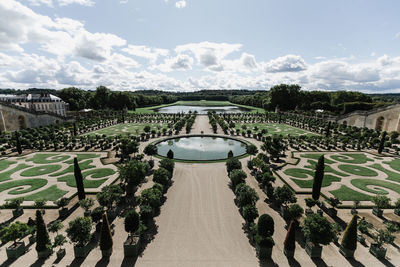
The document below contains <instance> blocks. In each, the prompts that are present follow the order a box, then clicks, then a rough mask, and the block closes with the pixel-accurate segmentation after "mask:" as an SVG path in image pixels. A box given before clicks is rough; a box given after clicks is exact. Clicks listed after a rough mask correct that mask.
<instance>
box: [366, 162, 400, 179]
mask: <svg viewBox="0 0 400 267" xmlns="http://www.w3.org/2000/svg"><path fill="white" fill-rule="evenodd" d="M369 167H371V168H374V169H377V170H380V171H382V172H384V173H386V175H387V176H388V177H387V178H386V179H387V180H391V181H394V182H398V183H400V174H398V173H395V172H392V171H389V170H386V169H385V168H384V167H382V165H380V164H377V163H375V164H373V165H370V166H369Z"/></svg>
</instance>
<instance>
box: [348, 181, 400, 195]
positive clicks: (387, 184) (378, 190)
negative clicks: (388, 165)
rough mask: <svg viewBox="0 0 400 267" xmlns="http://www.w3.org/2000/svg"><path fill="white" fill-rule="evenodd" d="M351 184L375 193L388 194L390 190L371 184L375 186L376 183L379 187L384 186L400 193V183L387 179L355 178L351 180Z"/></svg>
mask: <svg viewBox="0 0 400 267" xmlns="http://www.w3.org/2000/svg"><path fill="white" fill-rule="evenodd" d="M351 184H352V185H354V186H355V187H357V188H360V189H361V190H364V191H366V192H369V193H373V194H385V195H387V194H388V192H387V191H386V190H384V189H381V188H374V189H372V188H371V186H374V185H375V186H378V187H383V188H387V189H390V190H393V191H395V192H397V193H398V194H400V185H399V184H396V183H391V182H387V181H382V180H375V179H353V180H351ZM368 186H369V187H368Z"/></svg>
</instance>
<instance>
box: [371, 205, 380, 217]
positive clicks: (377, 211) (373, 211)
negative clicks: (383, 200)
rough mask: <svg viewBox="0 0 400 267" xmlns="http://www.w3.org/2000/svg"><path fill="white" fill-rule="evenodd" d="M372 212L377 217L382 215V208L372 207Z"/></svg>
mask: <svg viewBox="0 0 400 267" xmlns="http://www.w3.org/2000/svg"><path fill="white" fill-rule="evenodd" d="M372 214H374V215H375V216H377V217H382V215H383V210H381V209H378V208H377V207H373V208H372Z"/></svg>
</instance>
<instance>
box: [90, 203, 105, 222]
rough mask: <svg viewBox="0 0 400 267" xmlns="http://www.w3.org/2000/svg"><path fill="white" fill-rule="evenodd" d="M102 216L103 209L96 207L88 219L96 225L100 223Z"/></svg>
mask: <svg viewBox="0 0 400 267" xmlns="http://www.w3.org/2000/svg"><path fill="white" fill-rule="evenodd" d="M102 215H103V208H102V207H96V208H94V209H93V210H92V212H91V213H90V217H91V218H92V221H93V222H94V223H98V222H99V221H100V219H101V216H102Z"/></svg>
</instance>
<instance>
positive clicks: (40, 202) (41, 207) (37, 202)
mask: <svg viewBox="0 0 400 267" xmlns="http://www.w3.org/2000/svg"><path fill="white" fill-rule="evenodd" d="M46 202H47V200H45V199H43V198H40V199H36V200H35V201H34V204H33V206H34V207H35V208H36V209H39V210H40V211H41V212H42V214H45V212H46V211H45V210H44V206H45V205H46Z"/></svg>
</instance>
